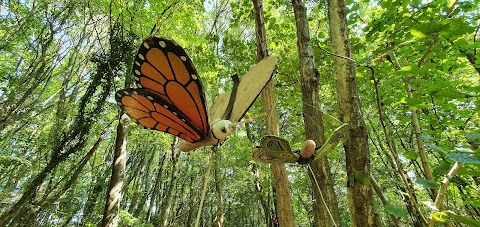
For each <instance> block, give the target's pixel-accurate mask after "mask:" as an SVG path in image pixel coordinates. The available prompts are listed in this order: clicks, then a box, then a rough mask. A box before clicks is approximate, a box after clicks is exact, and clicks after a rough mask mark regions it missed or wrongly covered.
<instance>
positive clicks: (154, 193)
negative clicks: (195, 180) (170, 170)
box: [147, 153, 167, 222]
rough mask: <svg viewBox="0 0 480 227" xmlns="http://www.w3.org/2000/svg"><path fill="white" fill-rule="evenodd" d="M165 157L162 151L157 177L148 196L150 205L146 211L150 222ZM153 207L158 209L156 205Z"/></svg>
mask: <svg viewBox="0 0 480 227" xmlns="http://www.w3.org/2000/svg"><path fill="white" fill-rule="evenodd" d="M166 157H167V154H166V153H163V155H162V158H161V159H160V162H159V163H158V170H157V177H156V179H155V185H154V186H153V192H152V195H151V196H150V206H149V207H148V211H147V222H150V219H151V216H152V208H153V206H154V204H156V203H155V200H156V198H158V191H159V189H160V181H161V179H162V172H163V167H164V166H165V158H166ZM155 209H157V210H158V209H159V207H158V206H156V207H155Z"/></svg>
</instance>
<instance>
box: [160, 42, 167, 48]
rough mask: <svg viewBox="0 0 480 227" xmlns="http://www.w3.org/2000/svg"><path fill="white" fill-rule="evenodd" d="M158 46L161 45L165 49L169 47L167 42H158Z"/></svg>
mask: <svg viewBox="0 0 480 227" xmlns="http://www.w3.org/2000/svg"><path fill="white" fill-rule="evenodd" d="M158 44H159V45H160V46H161V47H163V48H165V47H166V46H167V44H166V43H165V41H160V42H158Z"/></svg>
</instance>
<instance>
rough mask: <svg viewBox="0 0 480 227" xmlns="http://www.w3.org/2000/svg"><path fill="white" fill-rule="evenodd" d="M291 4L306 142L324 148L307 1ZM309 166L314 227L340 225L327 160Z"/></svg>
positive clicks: (301, 0)
mask: <svg viewBox="0 0 480 227" xmlns="http://www.w3.org/2000/svg"><path fill="white" fill-rule="evenodd" d="M292 4H293V11H294V14H295V22H296V27H297V48H298V59H299V64H300V75H301V77H302V86H301V88H302V101H303V102H302V103H303V105H302V108H303V119H304V126H305V134H306V139H311V140H314V141H315V143H316V144H317V146H321V145H322V144H324V143H325V135H324V126H323V114H322V112H321V111H320V105H319V104H320V100H319V97H318V80H319V77H320V75H319V72H318V70H317V67H316V66H315V57H314V56H313V50H312V44H311V42H310V32H309V28H308V19H307V10H306V8H305V2H304V0H292ZM309 165H310V167H311V170H312V171H308V175H309V176H310V180H311V182H312V185H313V192H314V196H315V202H314V203H313V207H314V209H313V213H314V216H315V226H340V212H339V210H338V202H337V197H336V195H335V191H334V188H333V182H332V177H331V173H330V164H329V162H328V159H327V157H322V158H320V159H318V160H316V161H314V162H312V163H311V164H309ZM312 172H313V174H312ZM317 182H318V187H317V184H316V183H317ZM319 190H320V191H319Z"/></svg>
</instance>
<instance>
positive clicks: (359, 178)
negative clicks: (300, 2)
mask: <svg viewBox="0 0 480 227" xmlns="http://www.w3.org/2000/svg"><path fill="white" fill-rule="evenodd" d="M328 14H329V25H330V38H331V40H332V50H333V53H334V54H335V55H336V56H346V57H348V58H351V51H350V39H349V36H348V29H347V20H346V7H345V1H344V0H329V1H328ZM334 61H335V65H336V84H337V99H338V105H339V112H340V120H341V121H342V122H344V123H348V124H349V126H348V130H347V132H346V133H345V135H344V148H345V153H346V166H347V177H348V179H347V196H348V208H349V211H350V222H351V224H352V226H362V227H363V226H379V225H380V222H379V219H378V215H377V213H376V211H375V209H374V206H373V197H372V188H371V186H370V185H368V184H367V183H364V182H365V180H367V181H368V176H369V175H370V155H369V150H368V134H367V129H366V126H365V122H364V120H363V117H362V113H361V109H360V100H359V97H358V91H357V81H356V77H355V69H354V65H353V62H352V61H349V60H347V59H344V58H341V57H334Z"/></svg>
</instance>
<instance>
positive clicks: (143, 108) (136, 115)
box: [115, 88, 206, 143]
mask: <svg viewBox="0 0 480 227" xmlns="http://www.w3.org/2000/svg"><path fill="white" fill-rule="evenodd" d="M115 99H116V100H117V102H118V103H119V104H120V106H121V107H122V108H123V109H124V110H125V112H126V113H127V115H128V116H129V117H130V118H132V119H133V120H134V121H135V122H136V123H137V124H139V125H140V126H143V127H145V128H149V129H154V130H158V131H162V132H167V133H170V134H172V135H174V136H178V137H180V138H182V139H184V140H186V141H188V142H191V143H195V142H198V141H201V140H203V139H204V138H205V137H206V135H205V134H204V132H203V131H202V130H201V129H200V128H198V127H197V126H196V125H195V124H194V123H192V122H191V121H190V120H189V119H188V117H187V116H185V115H184V114H183V113H182V112H181V111H180V110H179V109H178V108H177V107H176V106H174V105H173V104H171V103H170V102H168V101H166V100H164V99H163V98H161V97H160V96H158V95H157V94H156V93H153V92H150V91H149V90H146V89H132V88H127V89H123V90H120V91H118V92H117V94H116V95H115Z"/></svg>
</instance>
